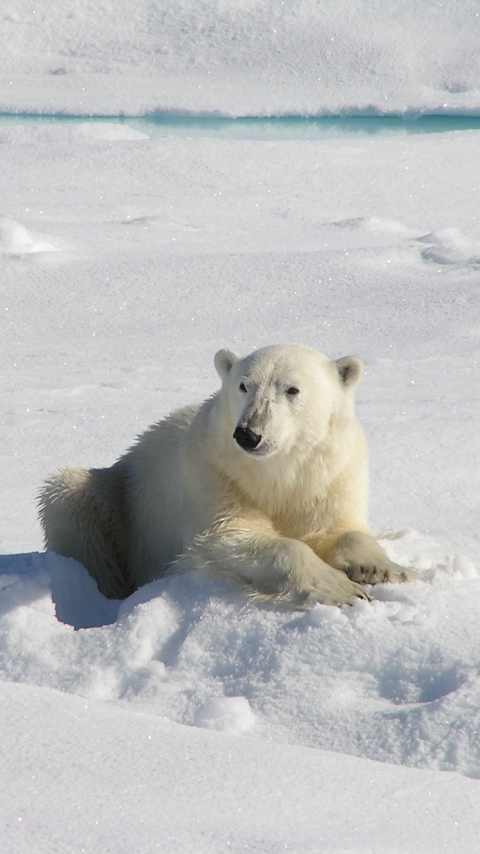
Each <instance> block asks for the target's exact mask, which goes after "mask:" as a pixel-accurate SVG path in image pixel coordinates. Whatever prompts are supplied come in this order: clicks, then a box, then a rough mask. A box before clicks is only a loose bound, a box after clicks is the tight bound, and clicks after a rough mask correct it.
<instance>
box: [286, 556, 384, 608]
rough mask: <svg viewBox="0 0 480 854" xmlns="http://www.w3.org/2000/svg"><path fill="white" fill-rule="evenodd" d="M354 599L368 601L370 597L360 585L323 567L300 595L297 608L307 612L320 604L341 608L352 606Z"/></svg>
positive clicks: (341, 574)
mask: <svg viewBox="0 0 480 854" xmlns="http://www.w3.org/2000/svg"><path fill="white" fill-rule="evenodd" d="M356 599H366V600H367V601H369V600H370V596H369V595H368V593H367V592H366V590H365V588H364V587H362V586H361V584H357V583H356V582H355V581H350V579H349V578H347V576H346V575H344V574H343V573H341V572H338V571H337V570H335V569H331V567H329V566H328V567H327V565H325V571H321V572H319V573H318V575H317V576H316V577H315V579H314V580H313V581H312V584H311V587H309V589H307V590H305V591H302V593H301V594H300V596H299V605H298V607H301V608H304V609H305V610H307V609H309V608H313V606H314V605H317V604H320V605H336V606H337V607H339V608H341V607H342V605H353V603H354V602H355V600H356Z"/></svg>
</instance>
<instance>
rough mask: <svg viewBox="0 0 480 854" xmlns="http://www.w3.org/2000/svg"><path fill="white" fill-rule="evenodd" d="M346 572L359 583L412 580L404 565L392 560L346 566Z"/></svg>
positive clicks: (392, 582) (393, 582)
mask: <svg viewBox="0 0 480 854" xmlns="http://www.w3.org/2000/svg"><path fill="white" fill-rule="evenodd" d="M344 572H346V574H347V575H348V577H349V578H351V579H352V581H356V582H357V584H382V583H384V582H390V584H402V583H403V582H405V581H412V576H411V574H410V573H409V571H408V570H407V569H405V567H404V566H399V565H398V563H392V561H391V560H388V559H387V560H385V561H376V562H375V563H373V564H372V563H358V564H350V565H348V566H345V568H344Z"/></svg>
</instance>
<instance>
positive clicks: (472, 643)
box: [0, 532, 480, 777]
mask: <svg viewBox="0 0 480 854" xmlns="http://www.w3.org/2000/svg"><path fill="white" fill-rule="evenodd" d="M383 542H384V545H385V547H386V548H387V549H388V550H389V553H390V554H391V555H392V557H394V558H395V559H398V560H401V561H402V562H403V563H404V564H405V565H407V564H408V565H411V564H412V563H414V562H415V560H416V558H417V556H418V555H419V554H421V555H422V556H423V557H422V561H421V565H420V566H419V568H418V569H417V571H416V576H417V578H418V579H419V580H418V581H416V582H415V583H412V584H407V585H382V586H379V587H378V588H373V589H372V595H373V596H374V601H373V602H371V603H368V602H364V601H359V602H358V603H356V604H355V605H354V606H353V607H351V608H343V609H342V610H339V609H336V608H330V607H327V606H323V605H318V606H316V607H315V608H314V609H313V610H312V611H310V612H309V613H307V614H303V613H300V614H299V613H296V612H285V611H275V610H267V609H261V608H259V607H256V606H250V605H246V604H245V603H243V602H242V601H241V600H240V599H239V598H238V592H237V591H236V589H235V587H234V585H233V584H231V583H228V582H225V581H221V582H214V581H209V580H206V579H204V578H201V577H200V576H197V575H193V576H172V577H169V578H164V579H160V580H158V581H156V582H153V583H152V584H149V585H147V586H145V587H144V588H142V589H140V590H138V591H137V592H136V593H135V594H134V595H133V596H131V597H130V598H129V599H127V600H125V602H123V603H121V605H120V608H119V607H118V605H119V603H115V602H108V601H107V600H104V598H103V597H102V596H101V595H100V594H99V593H98V591H96V590H95V589H94V585H93V582H92V581H91V579H90V578H89V577H88V575H87V573H86V571H85V570H84V569H83V567H81V566H80V565H79V564H76V563H75V562H74V561H71V560H67V559H64V558H59V557H56V556H54V555H51V554H46V555H39V554H36V555H27V556H25V555H19V556H10V557H8V556H7V557H4V558H2V559H1V560H0V570H2V571H3V575H2V576H1V590H0V650H1V653H2V663H1V673H2V678H3V679H6V680H10V681H19V682H25V683H28V684H32V685H39V686H43V687H50V688H55V689H57V690H60V691H63V692H67V693H72V694H77V695H80V696H83V697H88V698H89V699H92V700H99V701H109V702H115V703H121V704H129V705H130V706H131V707H132V708H137V709H142V710H143V711H148V712H149V713H151V714H154V715H159V716H162V717H165V718H167V719H169V720H171V721H175V722H178V723H183V724H188V725H194V726H198V727H202V728H207V729H213V730H222V731H224V732H230V733H237V734H238V733H244V734H248V735H251V736H252V737H256V738H267V739H274V740H278V741H282V742H289V743H292V744H299V745H303V746H310V747H317V748H326V749H329V750H336V751H339V752H343V753H349V754H354V755H358V756H364V757H368V758H371V759H376V760H380V761H387V762H393V763H397V764H404V765H410V766H416V767H424V768H432V769H443V770H457V771H460V772H462V773H464V774H467V775H470V776H473V777H480V746H479V743H478V728H479V726H480V711H479V709H480V677H479V668H480V657H479V656H480V653H479V650H480V624H479V621H478V612H479V609H480V579H479V578H478V577H477V573H476V570H475V567H474V566H473V564H472V563H471V561H470V560H469V559H468V558H466V557H464V556H462V555H456V556H453V557H452V556H446V555H444V554H442V551H441V549H440V547H439V546H438V545H437V544H436V543H434V542H431V541H429V540H428V539H427V538H425V537H421V536H420V535H418V534H416V533H415V532H406V533H404V534H403V535H395V536H390V537H389V538H388V539H385V540H384V541H383ZM419 563H420V561H419ZM82 612H83V613H82ZM117 613H118V617H117V619H116V621H115V622H114V620H115V616H116V614H117ZM62 619H63V620H70V624H68V623H67V622H65V623H64V622H61V620H62ZM102 619H103V620H104V622H105V624H104V625H98V624H99V623H100V622H101V621H102ZM71 622H75V623H76V625H77V626H81V625H83V626H88V625H89V626H92V627H91V628H86V629H84V630H82V631H75V630H74V629H73V627H72V625H71ZM95 625H96V626H97V627H94V626H95Z"/></svg>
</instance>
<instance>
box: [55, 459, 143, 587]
mask: <svg viewBox="0 0 480 854" xmlns="http://www.w3.org/2000/svg"><path fill="white" fill-rule="evenodd" d="M39 508H40V519H41V522H42V526H43V530H44V534H45V547H46V548H47V549H49V550H50V551H53V552H56V553H57V554H61V555H64V556H65V557H71V558H75V560H78V561H80V563H83V565H84V566H85V567H86V569H87V570H88V572H89V573H90V575H91V576H92V578H93V579H94V580H95V581H96V583H97V586H98V589H99V590H100V592H101V593H103V595H104V596H107V597H108V598H109V599H124V598H125V597H126V596H129V595H130V593H132V592H133V590H134V587H133V585H132V584H131V583H129V580H128V575H127V571H126V562H125V553H126V520H125V518H124V511H123V482H122V475H121V473H120V472H117V471H116V470H115V469H90V470H89V471H87V470H86V469H77V468H72V469H63V470H62V471H60V472H58V473H57V474H54V475H52V476H51V477H50V478H49V479H48V480H47V482H46V484H45V486H44V488H43V490H42V492H41V493H40V500H39Z"/></svg>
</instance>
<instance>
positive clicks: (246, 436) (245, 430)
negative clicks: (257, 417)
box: [233, 427, 262, 451]
mask: <svg viewBox="0 0 480 854" xmlns="http://www.w3.org/2000/svg"><path fill="white" fill-rule="evenodd" d="M233 438H234V439H235V441H236V442H237V443H238V444H239V445H240V447H241V448H243V450H244V451H253V450H254V449H255V448H256V447H257V446H258V445H259V444H260V442H261V441H262V437H261V436H260V434H259V433H254V432H253V430H250V427H236V428H235V433H234V434H233Z"/></svg>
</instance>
